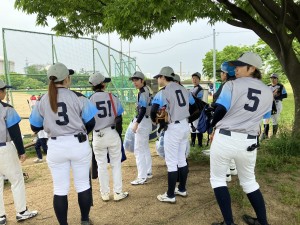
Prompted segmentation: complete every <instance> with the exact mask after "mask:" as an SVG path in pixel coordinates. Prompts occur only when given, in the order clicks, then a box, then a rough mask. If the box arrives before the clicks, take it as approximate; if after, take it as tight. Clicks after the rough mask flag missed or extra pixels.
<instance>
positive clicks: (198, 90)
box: [190, 72, 204, 147]
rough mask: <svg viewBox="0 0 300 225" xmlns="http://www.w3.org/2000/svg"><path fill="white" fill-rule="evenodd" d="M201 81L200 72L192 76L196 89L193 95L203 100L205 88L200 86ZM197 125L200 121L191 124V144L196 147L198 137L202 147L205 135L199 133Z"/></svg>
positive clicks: (192, 91) (193, 90)
mask: <svg viewBox="0 0 300 225" xmlns="http://www.w3.org/2000/svg"><path fill="white" fill-rule="evenodd" d="M200 81H201V74H200V73H199V72H196V73H194V74H192V82H193V84H194V88H193V89H192V90H191V93H192V94H193V95H194V96H195V97H196V98H199V99H200V100H202V98H203V92H204V91H203V88H202V87H201V85H200ZM197 125H198V119H197V120H195V121H194V122H192V123H191V128H190V131H191V142H192V144H191V145H192V147H195V142H196V136H197V138H198V146H199V147H202V139H203V134H202V133H199V131H198V130H197V128H196V127H197Z"/></svg>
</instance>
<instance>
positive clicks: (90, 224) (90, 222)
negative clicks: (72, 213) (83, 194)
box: [80, 219, 93, 225]
mask: <svg viewBox="0 0 300 225" xmlns="http://www.w3.org/2000/svg"><path fill="white" fill-rule="evenodd" d="M80 224H81V225H93V222H92V220H91V219H89V220H88V221H81V223H80Z"/></svg>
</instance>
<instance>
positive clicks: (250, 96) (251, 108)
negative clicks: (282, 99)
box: [244, 88, 261, 112]
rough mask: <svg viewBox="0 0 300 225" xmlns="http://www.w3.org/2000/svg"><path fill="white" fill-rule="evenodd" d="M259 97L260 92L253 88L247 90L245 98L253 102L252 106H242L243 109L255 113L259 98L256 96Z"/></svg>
mask: <svg viewBox="0 0 300 225" xmlns="http://www.w3.org/2000/svg"><path fill="white" fill-rule="evenodd" d="M254 94H256V95H260V94H261V91H260V90H256V89H253V88H248V94H247V97H248V99H249V100H251V101H253V105H252V106H250V105H249V104H245V105H244V109H245V110H247V111H250V112H255V111H256V110H257V107H258V104H259V98H258V97H257V96H256V95H254Z"/></svg>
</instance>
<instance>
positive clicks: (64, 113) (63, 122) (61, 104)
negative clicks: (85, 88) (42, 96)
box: [55, 102, 69, 126]
mask: <svg viewBox="0 0 300 225" xmlns="http://www.w3.org/2000/svg"><path fill="white" fill-rule="evenodd" d="M57 106H58V108H61V110H58V111H60V112H58V113H57V114H58V116H59V117H62V118H63V120H56V121H55V122H56V124H57V125H59V126H63V125H67V124H68V123H69V117H68V115H67V105H66V104H65V103H64V102H58V103H57Z"/></svg>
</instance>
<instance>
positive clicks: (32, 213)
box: [16, 209, 38, 222]
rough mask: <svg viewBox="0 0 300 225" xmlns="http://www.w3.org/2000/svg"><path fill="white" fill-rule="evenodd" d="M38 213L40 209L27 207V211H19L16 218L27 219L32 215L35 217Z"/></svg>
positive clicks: (19, 219)
mask: <svg viewBox="0 0 300 225" xmlns="http://www.w3.org/2000/svg"><path fill="white" fill-rule="evenodd" d="M37 214H38V211H36V210H34V211H28V210H27V209H26V211H25V212H23V213H22V214H21V213H17V216H16V219H17V221H18V222H19V221H23V220H27V219H30V218H32V217H35V216H36V215H37Z"/></svg>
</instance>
